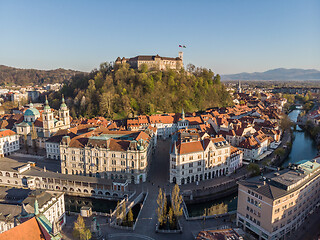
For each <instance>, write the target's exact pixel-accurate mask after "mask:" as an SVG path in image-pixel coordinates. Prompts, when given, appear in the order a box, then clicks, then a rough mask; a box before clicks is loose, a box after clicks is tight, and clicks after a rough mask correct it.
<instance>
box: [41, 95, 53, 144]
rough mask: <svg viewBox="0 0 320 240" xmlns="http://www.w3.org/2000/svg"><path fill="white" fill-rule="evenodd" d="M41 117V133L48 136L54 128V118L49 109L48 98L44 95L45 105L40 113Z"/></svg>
mask: <svg viewBox="0 0 320 240" xmlns="http://www.w3.org/2000/svg"><path fill="white" fill-rule="evenodd" d="M42 118H43V133H44V137H46V138H48V137H50V136H51V133H52V132H53V129H54V118H53V112H52V111H51V108H50V106H49V103H48V99H47V96H46V101H45V106H44V109H43V113H42Z"/></svg>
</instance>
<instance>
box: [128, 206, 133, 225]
mask: <svg viewBox="0 0 320 240" xmlns="http://www.w3.org/2000/svg"><path fill="white" fill-rule="evenodd" d="M128 225H129V226H130V227H132V226H133V213H132V209H131V208H130V210H129V212H128Z"/></svg>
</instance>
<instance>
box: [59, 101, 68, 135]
mask: <svg viewBox="0 0 320 240" xmlns="http://www.w3.org/2000/svg"><path fill="white" fill-rule="evenodd" d="M59 119H60V121H63V125H64V126H63V128H64V129H66V128H70V115H69V109H68V107H67V105H66V103H65V101H64V96H63V95H62V103H61V105H60V109H59Z"/></svg>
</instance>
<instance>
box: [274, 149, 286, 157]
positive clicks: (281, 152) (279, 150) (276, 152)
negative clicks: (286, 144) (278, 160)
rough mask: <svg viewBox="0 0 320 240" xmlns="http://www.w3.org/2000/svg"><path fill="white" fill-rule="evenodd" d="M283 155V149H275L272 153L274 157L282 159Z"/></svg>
mask: <svg viewBox="0 0 320 240" xmlns="http://www.w3.org/2000/svg"><path fill="white" fill-rule="evenodd" d="M285 153H286V150H284V149H283V148H277V149H276V150H275V151H274V154H275V155H278V156H280V157H283V156H284V154H285Z"/></svg>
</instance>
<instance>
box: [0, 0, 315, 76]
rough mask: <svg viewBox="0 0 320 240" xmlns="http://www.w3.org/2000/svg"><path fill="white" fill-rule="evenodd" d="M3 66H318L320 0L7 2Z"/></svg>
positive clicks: (219, 69) (230, 69) (0, 22)
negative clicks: (134, 61)
mask: <svg viewBox="0 0 320 240" xmlns="http://www.w3.org/2000/svg"><path fill="white" fill-rule="evenodd" d="M0 33H1V37H0V64H3V65H7V66H13V67H19V68H36V69H55V68H66V69H74V70H81V71H91V70H92V69H94V68H97V67H98V66H99V64H100V63H101V62H105V61H107V62H109V61H114V60H115V59H116V58H117V57H118V56H120V57H133V56H136V55H153V54H159V55H161V56H172V57H174V56H177V55H178V51H179V50H180V49H179V48H178V45H179V44H183V45H186V47H187V48H186V49H183V51H184V64H185V65H187V64H188V63H192V64H194V65H196V66H202V67H207V68H211V69H212V70H213V71H214V72H216V73H220V74H232V73H240V72H263V71H266V70H269V69H272V68H282V67H283V68H303V69H318V70H319V66H320V44H319V43H320V1H317V0H292V1H289V0H284V1H276V0H270V1H254V0H247V1H236V0H234V1H217V0H215V1H174V2H172V1H169V0H164V1H157V2H151V1H145V0H137V1H128V0H125V1H121V3H120V2H115V1H98V0H96V1H76V0H70V1H62V0H61V1H40V0H37V1H35V0H31V1H22V0H20V1H18V0H13V1H1V2H0Z"/></svg>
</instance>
